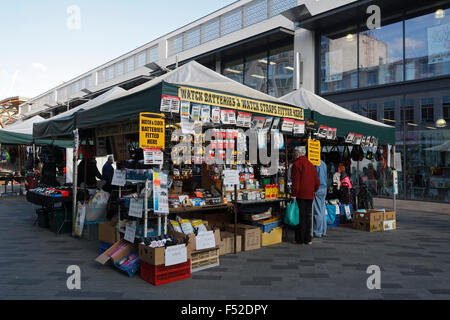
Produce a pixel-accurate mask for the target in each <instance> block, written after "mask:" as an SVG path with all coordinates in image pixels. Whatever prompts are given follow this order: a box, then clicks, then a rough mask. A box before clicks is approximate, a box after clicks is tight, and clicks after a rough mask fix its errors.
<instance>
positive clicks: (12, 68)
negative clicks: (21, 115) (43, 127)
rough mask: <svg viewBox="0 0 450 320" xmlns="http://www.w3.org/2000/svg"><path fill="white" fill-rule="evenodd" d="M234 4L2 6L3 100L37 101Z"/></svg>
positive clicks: (128, 1)
mask: <svg viewBox="0 0 450 320" xmlns="http://www.w3.org/2000/svg"><path fill="white" fill-rule="evenodd" d="M233 2H235V0H193V1H186V0H166V1H156V0H108V1H106V0H37V1H36V0H15V1H1V3H0V100H1V99H3V98H6V97H10V96H22V97H28V98H32V97H35V96H37V95H39V94H42V93H44V92H45V91H48V90H50V89H52V88H54V87H56V86H58V85H60V84H62V83H63V82H64V81H69V80H71V79H73V78H74V77H77V76H79V75H81V74H82V73H84V72H87V71H89V70H91V69H93V68H96V67H98V66H99V65H101V64H103V63H106V62H108V61H110V60H112V59H115V58H117V57H119V56H120V55H122V54H125V53H127V52H129V51H131V50H134V49H136V48H138V47H139V46H142V45H144V44H146V43H148V42H150V41H152V40H154V39H157V38H159V37H160V36H163V35H165V34H167V33H169V32H172V31H174V30H176V29H178V28H180V27H182V26H184V25H186V24H188V23H190V22H193V21H194V20H196V19H199V18H201V17H203V16H205V15H207V14H209V13H212V12H214V11H216V10H218V9H220V8H222V7H224V6H226V5H228V4H230V3H233ZM74 6H76V7H74ZM78 8H79V13H80V14H79V17H80V19H79V22H80V23H79V24H77V21H78V20H77V19H76V16H77V11H76V10H78ZM78 25H79V28H77V26H78Z"/></svg>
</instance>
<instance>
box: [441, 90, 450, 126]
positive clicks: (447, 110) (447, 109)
mask: <svg viewBox="0 0 450 320" xmlns="http://www.w3.org/2000/svg"><path fill="white" fill-rule="evenodd" d="M442 116H443V118H444V120H445V121H450V96H445V97H444V98H443V99H442Z"/></svg>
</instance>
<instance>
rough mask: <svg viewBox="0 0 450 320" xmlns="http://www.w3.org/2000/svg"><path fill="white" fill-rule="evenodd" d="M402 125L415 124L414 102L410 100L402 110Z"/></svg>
mask: <svg viewBox="0 0 450 320" xmlns="http://www.w3.org/2000/svg"><path fill="white" fill-rule="evenodd" d="M400 119H401V121H402V123H414V100H412V99H408V100H406V103H405V105H404V106H402V108H401V110H400Z"/></svg>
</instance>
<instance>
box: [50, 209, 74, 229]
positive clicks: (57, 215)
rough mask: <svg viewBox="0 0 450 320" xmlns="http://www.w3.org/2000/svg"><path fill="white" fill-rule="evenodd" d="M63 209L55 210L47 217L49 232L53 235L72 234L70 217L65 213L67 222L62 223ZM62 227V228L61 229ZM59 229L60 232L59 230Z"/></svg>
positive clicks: (69, 214)
mask: <svg viewBox="0 0 450 320" xmlns="http://www.w3.org/2000/svg"><path fill="white" fill-rule="evenodd" d="M64 215H65V211H64V209H59V210H58V209H55V210H53V211H51V212H50V213H49V215H48V217H49V222H48V224H49V226H50V230H51V231H53V232H55V233H58V231H59V233H71V232H72V219H71V218H72V215H71V213H67V218H68V221H66V222H64ZM61 226H62V227H61ZM60 229H61V230H60Z"/></svg>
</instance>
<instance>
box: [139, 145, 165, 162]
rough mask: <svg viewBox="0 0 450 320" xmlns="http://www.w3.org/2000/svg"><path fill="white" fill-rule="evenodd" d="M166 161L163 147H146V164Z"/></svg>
mask: <svg viewBox="0 0 450 320" xmlns="http://www.w3.org/2000/svg"><path fill="white" fill-rule="evenodd" d="M163 163H164V154H163V152H162V151H161V149H151V148H145V149H144V164H145V165H160V164H163Z"/></svg>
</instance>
